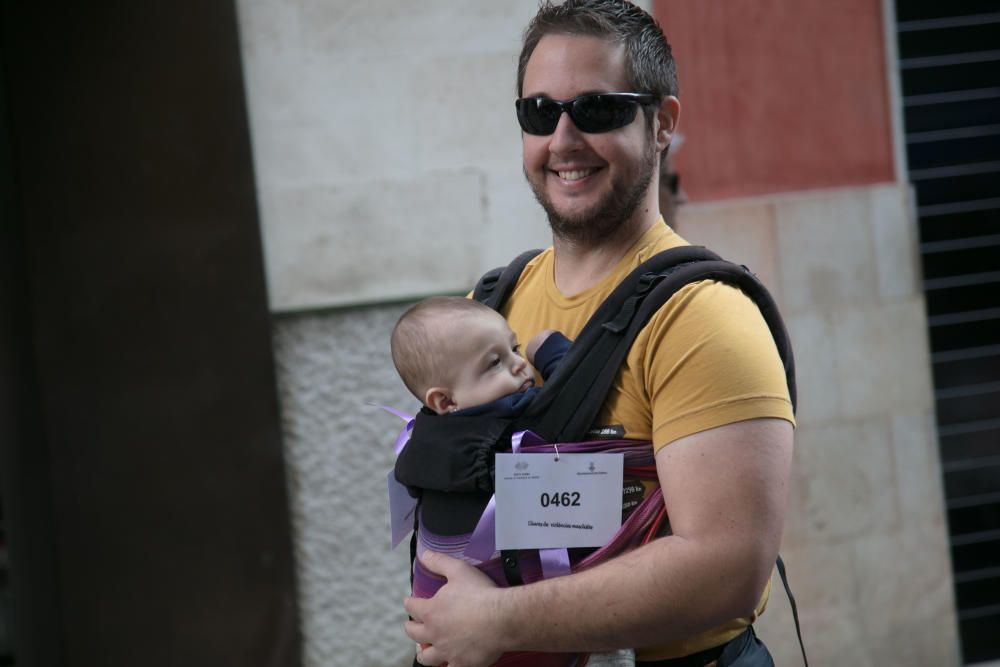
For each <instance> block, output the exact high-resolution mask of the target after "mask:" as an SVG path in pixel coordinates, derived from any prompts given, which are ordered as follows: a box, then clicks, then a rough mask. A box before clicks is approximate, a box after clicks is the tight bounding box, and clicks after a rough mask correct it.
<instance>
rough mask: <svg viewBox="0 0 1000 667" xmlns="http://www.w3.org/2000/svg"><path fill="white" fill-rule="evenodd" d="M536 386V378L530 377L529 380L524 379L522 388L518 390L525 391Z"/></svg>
mask: <svg viewBox="0 0 1000 667" xmlns="http://www.w3.org/2000/svg"><path fill="white" fill-rule="evenodd" d="M534 386H535V378H528V379H527V380H525V381H524V384H522V385H521V388H520V389H518V391H519V392H521V393H524V392H526V391H528V390H529V389H531V388H532V387H534Z"/></svg>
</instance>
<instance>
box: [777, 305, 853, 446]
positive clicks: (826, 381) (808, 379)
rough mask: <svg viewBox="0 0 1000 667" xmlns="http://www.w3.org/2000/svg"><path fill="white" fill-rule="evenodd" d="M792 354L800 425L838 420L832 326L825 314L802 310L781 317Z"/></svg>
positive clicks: (838, 403)
mask: <svg viewBox="0 0 1000 667" xmlns="http://www.w3.org/2000/svg"><path fill="white" fill-rule="evenodd" d="M785 327H786V328H787V329H788V335H789V337H790V338H791V340H792V350H793V353H794V355H795V380H796V385H797V389H798V411H797V415H796V420H797V422H798V424H799V425H800V426H809V425H818V424H822V423H825V422H830V421H834V420H837V419H839V417H840V415H841V414H842V409H841V398H840V396H841V391H840V387H839V385H838V376H837V371H836V369H837V359H836V350H835V347H834V340H833V335H832V329H833V324H832V322H831V320H830V317H829V316H827V315H826V314H825V313H820V312H806V311H802V312H799V313H796V314H793V315H791V316H786V317H785Z"/></svg>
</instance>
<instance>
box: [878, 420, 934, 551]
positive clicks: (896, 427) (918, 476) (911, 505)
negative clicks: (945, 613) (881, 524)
mask: <svg viewBox="0 0 1000 667" xmlns="http://www.w3.org/2000/svg"><path fill="white" fill-rule="evenodd" d="M890 427H891V429H892V431H891V432H892V451H893V458H894V459H895V461H896V488H897V493H898V494H899V510H900V516H901V518H902V521H903V527H904V529H905V530H906V531H908V532H911V531H915V532H917V533H918V534H919V535H920V536H921V541H923V542H924V548H925V549H930V550H934V549H938V550H939V551H941V552H942V553H941V557H942V559H944V560H947V559H948V553H947V550H948V527H947V524H946V517H945V507H944V503H945V500H944V487H943V482H942V472H941V458H940V454H939V452H938V444H937V434H936V431H935V428H934V412H933V408H932V407H930V406H929V407H928V408H927V409H926V410H923V411H912V412H899V413H896V414H893V415H892V416H891V421H890Z"/></svg>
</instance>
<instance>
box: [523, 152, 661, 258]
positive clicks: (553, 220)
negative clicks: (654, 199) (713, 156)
mask: <svg viewBox="0 0 1000 667" xmlns="http://www.w3.org/2000/svg"><path fill="white" fill-rule="evenodd" d="M657 157H658V154H657V152H656V144H655V143H654V142H652V141H647V142H646V149H645V152H644V154H643V156H642V160H641V161H640V162H639V163H638V165H636V167H635V168H634V169H630V170H628V171H626V172H625V173H623V174H621V175H620V176H619V177H618V178H617V179H615V180H614V181H613V182H612V183H611V191H610V192H608V193H607V194H606V195H604V196H603V197H602V198H601V200H600V201H598V202H597V204H595V205H594V206H592V207H591V208H590V209H588V210H585V211H583V212H581V213H578V214H575V215H562V214H561V213H559V211H557V210H556V208H555V206H554V205H553V203H552V200H551V199H549V197H548V195H547V194H546V193H545V186H544V179H543V183H542V184H541V185H539V184H537V183H535V182H534V181H532V179H531V178H530V177H529V176H528V175H527V172H525V177H526V178H527V179H528V184H529V185H530V186H531V190H532V192H534V193H535V199H537V200H538V203H539V204H541V205H542V208H543V209H545V213H546V214H547V215H548V218H549V226H550V227H551V228H552V233H553V234H555V235H556V236H558V237H559V238H562V239H565V240H567V241H573V242H575V243H579V244H580V245H588V246H593V245H598V244H600V243H601V242H603V241H605V240H607V239H609V238H611V237H613V236H614V235H615V234H616V233H617V232H619V231H620V230H621V229H622V228H623V227H625V226H626V225H627V223H628V222H629V220H631V218H632V216H633V214H634V213H635V211H636V209H637V208H639V205H640V204H641V203H642V201H643V199H644V198H645V195H646V191H647V188H649V187H650V182H651V179H652V177H653V173H654V171H655V170H656V168H657V166H658V164H659V161H658V160H657Z"/></svg>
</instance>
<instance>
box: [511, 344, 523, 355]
mask: <svg viewBox="0 0 1000 667" xmlns="http://www.w3.org/2000/svg"><path fill="white" fill-rule="evenodd" d="M510 349H511V351H512V352H513V353H514V354H516V355H517V356H521V346H520V345H515V346H514V347H512V348H510Z"/></svg>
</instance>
